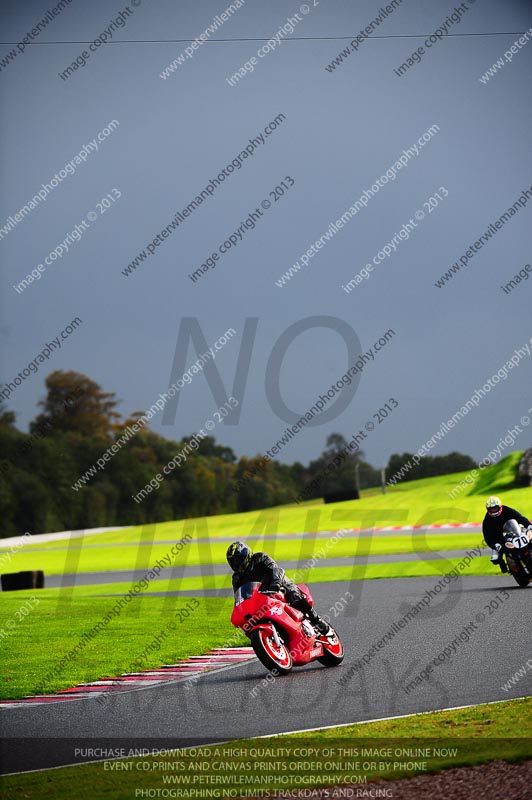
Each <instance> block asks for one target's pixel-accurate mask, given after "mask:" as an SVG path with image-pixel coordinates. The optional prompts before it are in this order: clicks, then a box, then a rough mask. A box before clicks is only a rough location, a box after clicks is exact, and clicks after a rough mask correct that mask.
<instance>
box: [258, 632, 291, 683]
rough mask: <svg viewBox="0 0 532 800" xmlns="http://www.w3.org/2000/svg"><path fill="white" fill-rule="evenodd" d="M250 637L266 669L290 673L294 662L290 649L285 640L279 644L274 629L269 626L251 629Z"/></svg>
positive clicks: (275, 672)
mask: <svg viewBox="0 0 532 800" xmlns="http://www.w3.org/2000/svg"><path fill="white" fill-rule="evenodd" d="M250 639H251V646H252V647H253V650H254V651H255V655H256V656H257V658H258V659H259V661H260V662H261V664H264V666H265V667H266V669H268V670H270V672H273V674H274V675H288V673H289V672H290V670H291V669H292V663H293V662H292V656H291V655H290V650H289V649H288V647H287V646H286V645H285V644H284V642H281V645H280V646H279V645H277V644H276V642H275V639H274V638H273V633H272V631H271V630H269V629H268V628H257V629H256V630H254V631H251V635H250Z"/></svg>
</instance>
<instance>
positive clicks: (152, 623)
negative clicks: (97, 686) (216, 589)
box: [0, 590, 247, 699]
mask: <svg viewBox="0 0 532 800" xmlns="http://www.w3.org/2000/svg"><path fill="white" fill-rule="evenodd" d="M32 596H36V597H37V598H38V600H39V604H38V605H37V606H36V607H35V608H34V609H33V610H32V611H31V612H30V613H29V614H28V616H27V617H25V618H24V619H22V621H20V622H16V627H15V628H14V629H13V630H12V632H11V633H10V634H9V635H8V636H7V638H4V639H3V640H2V666H1V672H0V697H2V699H10V698H18V697H23V696H24V695H27V694H35V693H43V694H47V693H50V692H53V691H57V690H58V689H66V688H68V687H70V686H75V685H76V684H78V683H83V682H86V681H94V680H98V679H99V678H103V677H114V676H117V675H121V674H122V673H124V672H134V671H136V670H137V669H139V668H140V669H149V668H150V667H158V666H160V665H161V664H173V663H175V662H176V661H178V660H179V659H180V658H186V657H188V656H190V655H198V654H200V653H203V652H206V651H208V650H210V649H211V648H213V647H220V646H223V645H224V644H226V643H227V642H228V640H229V639H231V640H232V641H234V642H235V643H236V644H237V645H240V644H246V643H247V639H246V637H245V636H244V635H243V634H241V633H240V632H239V631H237V630H236V629H235V628H234V627H233V626H232V625H231V623H230V615H231V608H232V598H226V599H222V600H220V599H215V598H198V599H197V602H198V603H199V606H197V607H194V609H193V611H191V613H190V616H189V617H188V618H183V621H180V619H179V617H176V612H177V611H178V609H186V606H187V603H190V605H192V606H195V603H191V598H189V597H185V598H175V597H171V598H165V597H143V598H142V599H140V598H139V599H134V600H132V601H131V603H130V604H129V605H127V606H125V607H124V609H123V610H122V612H121V614H120V615H119V616H116V617H113V618H112V619H111V621H110V622H109V623H108V624H103V625H101V628H100V629H98V631H97V635H96V636H95V637H94V638H92V639H91V638H86V639H83V638H82V637H83V634H84V633H87V632H88V631H90V630H91V629H92V628H93V627H94V626H95V625H96V624H98V623H100V622H101V621H102V619H103V618H104V617H105V615H106V614H107V612H108V611H109V610H110V608H111V607H112V606H113V605H114V603H115V598H108V597H106V598H98V597H90V598H89V597H80V596H78V595H77V594H74V595H73V596H72V597H70V598H69V599H67V600H65V601H64V602H62V601H61V598H60V593H59V592H55V591H53V590H44V591H41V592H38V593H36V594H35V593H33V595H32V593H31V592H26V591H19V592H16V595H11V596H9V597H4V598H3V603H4V609H5V611H6V619H10V620H15V619H16V618H15V612H16V611H17V610H18V609H19V608H20V607H21V606H22V605H23V604H24V603H25V602H26V601H28V600H29V598H30V597H32ZM189 609H190V606H189ZM189 609H187V610H189ZM182 617H184V615H182ZM170 624H175V625H176V629H175V630H172V629H170V628H169V625H170ZM4 630H6V628H5V623H4ZM235 637H236V638H235ZM157 638H158V639H159V641H156V640H157ZM78 644H79V648H78V650H76V652H75V653H74V655H73V657H72V659H71V660H70V661H68V663H66V664H65V665H64V667H63V668H62V669H61V670H60V671H59V672H58V674H57V675H52V674H51V673H53V671H54V670H55V668H56V667H58V665H59V664H60V662H61V660H62V659H63V658H64V657H66V656H67V655H68V654H69V653H72V651H74V649H75V648H76V645H78ZM137 661H138V665H137V666H135V665H134V663H133V662H137ZM47 676H48V677H47Z"/></svg>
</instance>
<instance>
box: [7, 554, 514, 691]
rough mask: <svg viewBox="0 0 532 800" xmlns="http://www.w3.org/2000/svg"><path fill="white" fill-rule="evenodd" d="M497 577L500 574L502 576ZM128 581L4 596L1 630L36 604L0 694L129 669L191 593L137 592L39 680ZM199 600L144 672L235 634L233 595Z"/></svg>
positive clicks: (220, 583) (222, 584)
mask: <svg viewBox="0 0 532 800" xmlns="http://www.w3.org/2000/svg"><path fill="white" fill-rule="evenodd" d="M459 563H460V559H445V560H437V561H422V560H419V561H406V562H397V563H390V564H370V565H360V566H351V567H324V568H321V569H317V568H314V569H312V570H308V575H307V577H305V576H304V575H302V576H301V581H302V582H305V581H308V582H309V583H310V584H315V583H320V582H324V581H349V580H371V579H373V580H375V579H382V578H406V577H424V576H434V577H439V576H441V575H444V574H446V573H448V572H450V571H451V570H452V569H453V567H455V566H457V565H458V564H459ZM460 574H462V575H486V576H488V578H487V580H489V577H493V575H494V574H495V573H494V570H493V567H492V566H491V564H489V562H488V559H486V558H477V559H474V560H473V561H472V562H471V563H470V564H469V565H468V566H467V567H465V568H464V570H463V571H460ZM496 575H497V577H498V576H499V573H496ZM487 585H488V584H487ZM131 586H132V584H131V583H108V584H99V585H94V586H79V587H72V588H71V589H42V590H40V591H37V592H29V591H19V592H16V593H6V594H4V595H3V596H2V623H1V625H0V628H2V629H3V630H4V631H6V632H8V629H7V628H6V621H7V620H11V621H16V613H17V611H18V610H19V609H20V607H21V606H22V605H24V603H25V602H26V601H28V600H29V598H31V597H32V596H35V597H36V598H37V599H38V600H39V605H38V606H37V607H36V608H34V609H33V610H31V612H30V613H29V614H28V616H27V617H25V618H24V619H22V620H21V621H20V622H18V623H17V624H16V627H15V628H14V630H13V631H12V632H11V633H9V635H8V636H7V638H5V639H3V642H2V643H3V660H2V668H1V672H0V697H2V698H4V699H7V698H14V697H22V696H24V695H25V694H31V693H33V692H35V690H36V689H37V688H39V689H42V690H44V691H45V692H52V691H56V690H57V689H63V688H66V687H68V686H73V685H75V684H76V683H81V682H83V681H89V680H97V679H98V678H103V677H106V676H111V675H120V674H122V673H123V672H128V671H131V663H132V661H133V660H134V659H135V658H137V657H138V656H140V655H141V654H142V653H143V651H144V650H145V649H146V648H147V647H148V646H149V644H150V642H152V640H153V639H154V637H155V635H156V634H157V633H159V632H160V631H161V630H163V629H164V627H165V625H167V624H168V622H171V621H172V620H173V619H174V615H175V612H176V610H177V609H180V608H184V607H186V605H187V603H190V602H191V598H190V597H188V596H182V597H179V596H168V597H155V596H153V595H149V594H148V595H145V594H143V593H140V594H139V595H137V596H136V598H135V600H134V601H132V603H131V605H129V606H127V607H125V608H124V610H123V611H122V613H121V614H120V616H118V617H114V618H113V619H112V621H111V622H110V623H109V625H108V626H107V627H105V628H104V629H103V630H102V631H101V633H100V634H99V635H98V637H97V638H96V639H95V640H94V641H93V642H90V643H89V644H88V645H87V646H86V647H84V648H83V650H82V652H81V653H80V654H79V656H78V657H77V658H76V659H74V660H73V661H72V662H70V663H69V664H68V665H67V666H66V667H65V669H64V670H63V671H62V672H61V673H60V675H58V676H54V677H53V678H51V679H49V680H48V681H46V682H45V683H44V684H43V678H44V676H46V675H47V674H48V673H49V672H50V670H51V669H53V667H54V666H55V665H56V664H57V663H58V662H60V661H61V659H62V658H63V657H64V656H65V655H66V654H67V653H68V652H70V650H72V648H73V647H74V645H75V644H76V643H77V642H78V641H79V640H80V639H81V636H82V634H83V633H84V632H86V631H88V630H90V629H91V628H92V627H93V626H94V625H95V624H96V623H97V622H99V621H100V620H101V619H102V618H103V617H105V615H106V614H107V613H108V612H109V611H110V609H111V608H112V607H113V606H114V605H115V604H116V602H117V600H118V599H119V598H120V596H122V595H125V594H127V593H128V591H129V590H130V589H131ZM229 587H230V577H229V575H214V576H210V577H208V576H206V577H197V578H180V579H176V580H168V581H163V580H161V581H158V582H157V583H155V584H152V586H151V587H150V588H151V589H157V591H161V592H170V591H178V590H189V591H195V590H200V589H221V588H229ZM102 595H116V596H109V597H105V596H102ZM198 602H199V603H200V607H199V608H198V609H197V610H195V611H194V613H193V614H192V615H191V617H190V619H188V620H187V621H185V622H183V623H180V624H179V625H178V628H177V631H176V633H175V634H173V635H168V638H166V639H164V641H163V642H162V644H161V645H160V647H161V649H160V650H155V649H154V651H153V652H151V653H149V654H146V657H145V663H144V665H143V668H144V669H147V668H149V667H156V666H160V665H161V664H164V663H168V662H173V661H175V660H176V659H177V658H183V657H186V656H189V655H198V654H200V653H203V652H206V651H207V650H209V649H210V648H212V647H217V646H220V645H222V644H223V643H224V642H226V641H227V640H228V639H229V638H231V637H233V636H234V634H235V633H236V631H235V629H234V628H233V627H232V626H231V624H230V622H229V617H230V614H231V607H232V598H230V597H227V598H221V599H219V598H198ZM321 611H322V612H323V613H327V611H328V609H326V608H321ZM245 642H246V639H245V637H244V636H242V637H241V638H240V643H242V644H243V643H245ZM21 665H23V666H21Z"/></svg>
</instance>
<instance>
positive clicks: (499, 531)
mask: <svg viewBox="0 0 532 800" xmlns="http://www.w3.org/2000/svg"><path fill="white" fill-rule="evenodd" d="M486 509H487V511H486V516H485V517H484V521H483V522H482V533H483V534H484V539H485V542H486V544H487V545H488V547H491V548H492V551H491V558H490V561H491V563H492V564H498V565H499V567H500V568H501V572H508V567H507V566H506V562H505V561H504V559H503V557H502V547H503V544H504V537H503V528H504V524H505V523H506V522H508V520H510V519H515V520H517V522H518V523H519V524H520V525H524V527H525V528H526V529H527V530H532V523H531V522H530V520H529V519H527V518H526V517H524V516H523V515H522V514H520V513H519V511H516V510H515V508H510V506H503V504H502V503H501V498H500V497H497V496H495V495H491V497H488V499H487V500H486Z"/></svg>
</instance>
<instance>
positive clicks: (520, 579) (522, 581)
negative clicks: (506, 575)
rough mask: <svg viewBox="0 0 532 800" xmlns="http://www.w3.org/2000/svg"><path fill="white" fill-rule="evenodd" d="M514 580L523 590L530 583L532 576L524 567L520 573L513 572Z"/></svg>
mask: <svg viewBox="0 0 532 800" xmlns="http://www.w3.org/2000/svg"><path fill="white" fill-rule="evenodd" d="M512 578H513V579H514V580H515V582H516V583H518V584H519V586H520V587H521V588H522V589H524V588H525V587H526V586H528V584H529V583H530V575H527V574H526V572H525V571H524V569H523V568H522V567H521V569H520V570H519V572H512Z"/></svg>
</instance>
